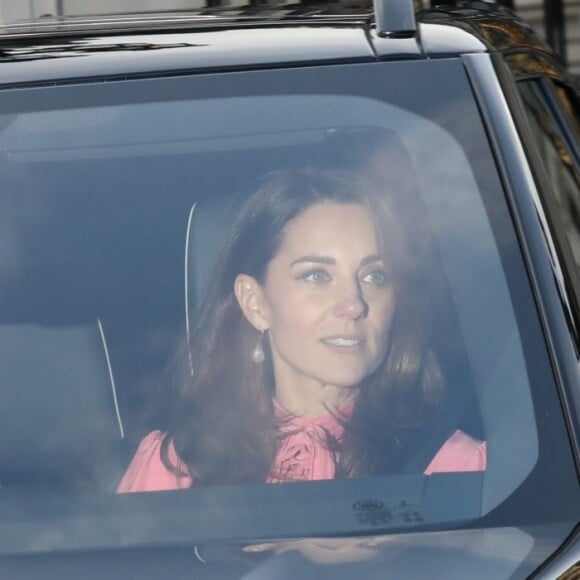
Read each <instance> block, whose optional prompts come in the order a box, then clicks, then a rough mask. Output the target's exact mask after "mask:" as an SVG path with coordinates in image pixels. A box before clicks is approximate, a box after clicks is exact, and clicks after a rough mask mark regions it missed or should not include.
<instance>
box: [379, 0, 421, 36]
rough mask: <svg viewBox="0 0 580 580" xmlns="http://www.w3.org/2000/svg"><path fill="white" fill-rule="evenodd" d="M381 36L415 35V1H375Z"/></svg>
mask: <svg viewBox="0 0 580 580" xmlns="http://www.w3.org/2000/svg"><path fill="white" fill-rule="evenodd" d="M373 5H374V11H375V23H376V26H377V34H378V35H379V36H398V35H401V34H405V35H407V34H414V33H415V32H416V30H417V22H416V21H415V6H414V2H413V0H373Z"/></svg>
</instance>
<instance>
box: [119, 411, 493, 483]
mask: <svg viewBox="0 0 580 580" xmlns="http://www.w3.org/2000/svg"><path fill="white" fill-rule="evenodd" d="M276 414H277V415H278V416H281V415H282V416H287V417H288V420H285V421H284V422H283V425H282V432H284V433H288V435H287V437H285V438H284V439H283V440H282V444H281V445H280V448H279V449H278V452H277V454H276V458H275V460H274V468H273V469H272V474H271V475H270V477H269V478H268V480H267V481H268V483H279V482H282V481H315V480H320V479H333V478H334V476H335V470H336V462H335V458H334V454H333V452H332V451H330V450H329V449H327V447H326V445H325V441H326V433H327V432H329V433H330V434H331V435H333V436H334V437H335V438H337V439H340V436H341V434H342V429H343V428H342V426H341V425H340V423H338V421H337V420H336V419H335V418H334V417H333V416H332V415H330V414H327V415H322V416H320V417H297V416H294V415H289V414H288V413H287V412H285V411H284V410H283V409H282V407H280V405H278V404H276ZM164 437H165V434H164V433H162V432H161V431H153V432H151V433H149V435H147V436H146V437H144V438H143V439H142V441H141V443H140V444H139V448H138V449H137V452H136V453H135V456H134V457H133V460H132V461H131V464H130V465H129V467H128V469H127V471H126V472H125V475H124V476H123V479H122V480H121V483H120V484H119V487H118V489H117V491H118V492H119V493H125V492H133V491H163V490H176V489H185V488H188V487H191V485H192V480H191V478H190V477H187V476H181V477H179V476H177V475H175V474H174V473H172V472H171V471H169V470H168V469H167V468H166V467H165V465H164V464H163V462H162V461H161V455H160V449H161V442H162V441H163V438H164ZM486 451H487V450H486V444H485V441H478V440H477V439H473V438H472V437H470V436H469V435H466V434H465V433H463V431H459V430H457V431H455V433H453V435H451V437H449V439H447V441H446V442H445V443H444V444H443V446H442V447H441V449H439V451H438V452H437V453H436V454H435V457H433V459H432V460H431V463H430V464H429V465H428V466H427V469H426V470H425V475H431V474H432V473H442V472H464V471H484V470H485V468H486V461H487V454H486ZM168 457H169V460H170V461H171V463H172V464H174V465H175V466H178V467H179V466H180V463H181V461H180V459H179V457H178V456H177V453H176V451H175V448H174V447H173V443H170V444H169V447H168ZM183 470H184V471H186V470H185V468H184V469H183Z"/></svg>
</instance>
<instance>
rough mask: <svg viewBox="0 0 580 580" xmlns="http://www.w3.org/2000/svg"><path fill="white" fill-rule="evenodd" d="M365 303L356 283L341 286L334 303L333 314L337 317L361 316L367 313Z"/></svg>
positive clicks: (355, 317)
mask: <svg viewBox="0 0 580 580" xmlns="http://www.w3.org/2000/svg"><path fill="white" fill-rule="evenodd" d="M367 309H368V306H367V303H366V302H365V301H364V299H363V296H362V292H361V288H360V286H359V285H358V284H356V285H352V286H351V285H349V286H348V287H347V288H342V292H339V295H338V296H337V299H336V302H335V304H334V314H335V315H336V316H338V317H339V318H352V319H353V320H356V319H358V318H362V317H363V316H365V315H366V313H367Z"/></svg>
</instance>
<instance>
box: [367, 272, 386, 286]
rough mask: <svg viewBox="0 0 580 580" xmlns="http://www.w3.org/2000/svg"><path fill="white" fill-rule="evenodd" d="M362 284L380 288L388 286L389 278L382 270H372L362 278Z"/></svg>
mask: <svg viewBox="0 0 580 580" xmlns="http://www.w3.org/2000/svg"><path fill="white" fill-rule="evenodd" d="M362 282H363V283H364V284H372V285H373V286H378V287H382V286H386V285H387V284H388V282H389V278H388V276H387V273H386V272H385V271H384V270H373V271H372V272H369V273H368V274H366V275H365V276H364V277H363V279H362Z"/></svg>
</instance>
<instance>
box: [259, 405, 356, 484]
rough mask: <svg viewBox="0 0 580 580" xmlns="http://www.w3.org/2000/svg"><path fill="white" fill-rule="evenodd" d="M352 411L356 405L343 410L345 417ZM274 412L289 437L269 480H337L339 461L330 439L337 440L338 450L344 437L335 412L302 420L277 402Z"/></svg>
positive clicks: (278, 454)
mask: <svg viewBox="0 0 580 580" xmlns="http://www.w3.org/2000/svg"><path fill="white" fill-rule="evenodd" d="M352 409H353V404H352V403H350V404H349V405H347V406H345V407H343V408H342V409H341V415H342V416H344V417H348V416H349V415H350V414H351V413H352ZM274 412H275V413H276V417H277V418H278V420H279V421H280V430H281V431H282V433H283V434H285V437H283V439H282V440H281V442H280V446H279V448H278V452H277V454H276V459H275V461H274V465H273V468H272V472H271V475H270V477H269V478H268V481H269V482H270V483H279V482H288V481H314V480H320V479H334V476H335V474H336V462H337V459H338V458H337V454H336V450H335V449H332V447H333V446H332V445H329V440H332V439H334V442H335V445H334V447H336V443H339V442H340V440H341V438H342V436H343V434H344V427H343V426H342V425H341V423H340V421H339V419H338V418H337V417H335V416H334V415H333V414H331V413H325V414H323V415H319V416H317V417H300V416H298V415H294V414H292V413H290V411H288V410H287V409H286V408H284V407H283V406H282V405H281V404H280V403H279V402H278V401H276V399H274Z"/></svg>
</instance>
